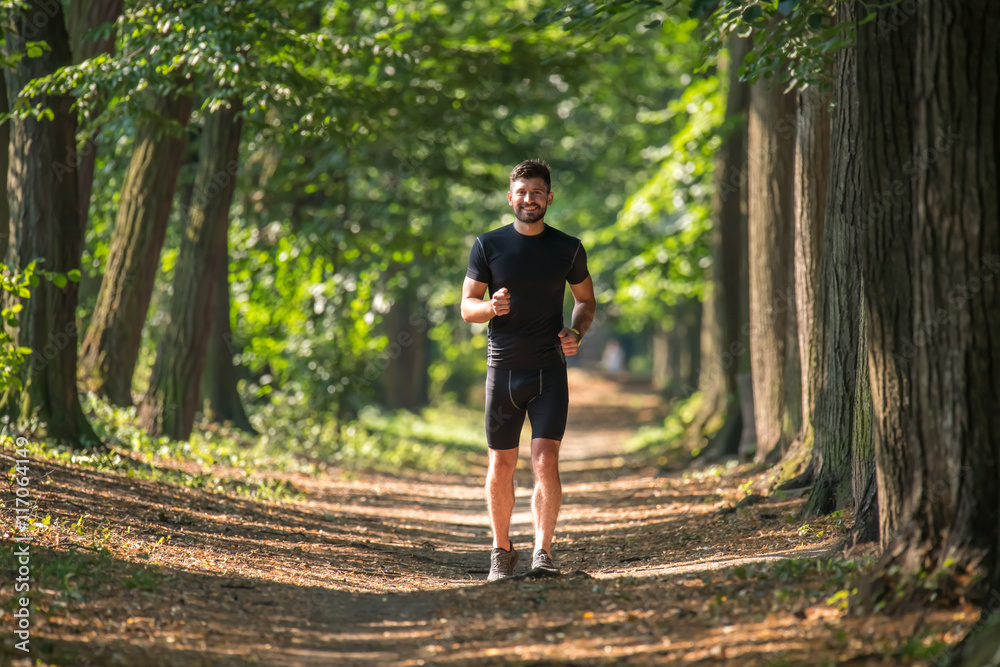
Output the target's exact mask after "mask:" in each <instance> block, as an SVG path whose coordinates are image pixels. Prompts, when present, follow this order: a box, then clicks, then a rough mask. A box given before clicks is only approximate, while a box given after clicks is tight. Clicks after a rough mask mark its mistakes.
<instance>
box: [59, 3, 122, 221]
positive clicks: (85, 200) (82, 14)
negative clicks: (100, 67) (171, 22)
mask: <svg viewBox="0 0 1000 667" xmlns="http://www.w3.org/2000/svg"><path fill="white" fill-rule="evenodd" d="M123 5H124V3H123V1H122V0H75V1H74V2H72V3H70V10H69V11H70V14H69V17H68V18H69V21H68V25H69V30H70V33H71V34H70V49H71V51H72V54H73V62H74V63H82V62H83V61H84V60H88V59H90V58H93V57H94V56H96V55H99V54H102V53H113V52H114V50H115V31H114V30H112V31H111V32H110V34H109V35H108V36H107V37H106V38H98V39H90V38H88V34H90V33H92V31H94V30H95V29H96V28H98V27H100V26H102V25H104V24H105V23H114V22H115V21H117V20H118V17H119V16H121V13H122V7H123ZM97 134H98V131H96V130H95V131H94V132H92V133H88V134H87V135H86V137H84V140H83V145H82V147H81V148H80V151H79V165H78V166H77V181H78V183H79V187H80V192H79V201H80V215H81V216H82V217H81V219H82V220H83V225H84V229H86V225H87V219H88V218H89V215H90V195H91V192H92V191H93V189H94V166H95V165H96V164H97Z"/></svg>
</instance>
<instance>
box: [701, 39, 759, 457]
mask: <svg viewBox="0 0 1000 667" xmlns="http://www.w3.org/2000/svg"><path fill="white" fill-rule="evenodd" d="M749 49H750V40H749V39H745V38H740V37H738V36H736V35H734V36H733V37H731V38H730V41H729V60H728V63H727V67H728V72H727V74H728V78H729V91H728V96H727V98H726V119H725V120H724V121H723V126H722V128H721V132H722V136H723V139H722V145H721V146H720V147H719V152H718V157H717V158H716V163H715V192H714V195H713V206H712V208H713V224H712V292H711V301H710V305H709V303H708V302H706V317H705V321H708V322H714V323H715V326H717V327H718V336H719V350H718V354H717V356H715V355H710V354H703V355H702V370H701V377H702V378H711V382H712V384H713V385H714V386H715V391H716V392H718V394H717V396H716V399H715V401H713V402H714V403H715V409H716V410H720V411H724V414H725V421H724V423H723V426H722V428H721V429H720V431H719V433H718V435H717V436H716V437H715V438H714V441H713V443H712V444H711V445H710V447H709V448H708V449H707V450H706V452H705V455H706V457H708V458H713V457H716V456H727V455H731V454H736V453H737V452H738V451H739V445H740V433H741V431H742V429H743V418H742V410H741V409H740V403H739V399H738V397H739V388H738V386H737V384H736V375H737V371H738V370H739V360H740V359H741V358H742V357H744V356H745V353H746V348H745V347H744V344H743V340H742V336H741V331H742V330H743V327H744V324H746V320H745V319H744V318H743V311H744V307H745V306H746V304H747V299H748V298H749V295H748V291H747V289H746V282H745V281H743V280H742V275H741V273H742V271H741V267H744V266H746V255H747V249H746V242H745V241H746V215H745V214H744V209H743V194H744V192H745V190H746V186H745V178H746V173H745V170H746V161H747V110H748V108H749V104H750V87H749V85H748V84H747V83H746V82H745V81H742V80H741V78H740V66H741V64H742V63H743V59H744V58H745V57H746V54H747V52H748V51H749ZM709 309H711V317H709Z"/></svg>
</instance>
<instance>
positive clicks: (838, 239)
mask: <svg viewBox="0 0 1000 667" xmlns="http://www.w3.org/2000/svg"><path fill="white" fill-rule="evenodd" d="M852 9H853V8H852V7H851V6H849V5H848V3H840V4H839V5H838V6H837V18H838V21H840V22H853V21H854V14H853V11H852ZM856 87H857V65H856V53H855V51H854V49H853V48H845V49H842V50H841V51H840V52H839V53H838V54H837V65H836V92H835V99H836V109H835V114H834V117H833V119H832V124H833V131H832V136H833V137H834V139H835V141H836V145H835V146H834V147H833V151H832V154H831V155H830V163H829V164H830V168H829V171H830V173H829V182H830V196H829V198H828V200H827V203H826V207H825V217H826V224H825V228H824V233H823V241H822V250H821V254H822V258H821V261H820V272H819V276H818V280H817V284H818V290H817V291H818V299H817V303H818V307H819V313H818V315H819V318H820V320H819V321H818V322H817V329H816V339H815V344H816V351H815V354H816V357H815V363H816V364H817V367H816V369H815V376H814V377H813V378H812V387H811V389H810V394H811V399H812V401H813V408H812V409H813V414H814V419H813V429H814V442H813V456H812V471H813V477H814V485H813V491H812V493H811V494H810V497H809V500H808V502H807V503H806V507H805V511H806V512H807V513H808V514H811V515H818V514H828V513H830V512H832V511H834V510H836V509H841V508H844V507H846V506H847V505H848V504H849V503H850V502H851V501H852V499H853V498H854V496H853V491H852V489H853V486H852V454H851V452H852V449H851V447H852V441H853V438H854V437H855V424H854V419H855V414H856V400H857V398H856V396H855V392H856V391H857V373H858V353H859V343H860V337H861V335H860V332H861V324H860V320H861V312H860V308H861V292H862V280H861V271H860V269H859V254H858V253H859V249H858V245H857V230H856V229H855V227H854V226H853V224H852V222H853V221H854V220H856V219H857V217H858V215H859V213H860V211H861V202H860V193H859V191H858V188H859V183H858V170H859V165H858V158H857V152H858V100H857V92H856Z"/></svg>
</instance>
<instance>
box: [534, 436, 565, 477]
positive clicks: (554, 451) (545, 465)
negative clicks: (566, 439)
mask: <svg viewBox="0 0 1000 667" xmlns="http://www.w3.org/2000/svg"><path fill="white" fill-rule="evenodd" d="M531 445H532V446H531V467H532V468H533V469H534V471H535V475H536V476H537V475H551V474H557V473H558V472H559V441H557V440H546V439H541V438H540V439H538V440H535V441H533V442H532V443H531Z"/></svg>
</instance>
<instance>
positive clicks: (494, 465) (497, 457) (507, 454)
mask: <svg viewBox="0 0 1000 667" xmlns="http://www.w3.org/2000/svg"><path fill="white" fill-rule="evenodd" d="M516 467H517V448H516V447H515V448H514V449H491V450H490V463H489V473H490V474H491V475H503V476H507V475H513V474H514V469H515V468H516Z"/></svg>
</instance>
